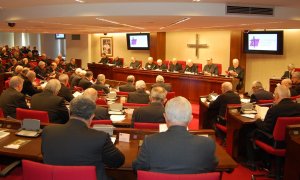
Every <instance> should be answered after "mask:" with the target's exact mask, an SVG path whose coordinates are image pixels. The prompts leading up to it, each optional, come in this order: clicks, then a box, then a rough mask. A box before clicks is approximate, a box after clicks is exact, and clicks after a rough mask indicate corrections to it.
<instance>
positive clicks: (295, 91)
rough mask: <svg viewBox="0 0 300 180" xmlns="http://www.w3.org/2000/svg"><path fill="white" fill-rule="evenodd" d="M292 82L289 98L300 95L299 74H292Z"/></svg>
mask: <svg viewBox="0 0 300 180" xmlns="http://www.w3.org/2000/svg"><path fill="white" fill-rule="evenodd" d="M292 82H293V86H292V88H291V96H298V95H300V72H293V74H292Z"/></svg>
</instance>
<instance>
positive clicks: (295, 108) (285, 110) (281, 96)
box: [247, 85, 300, 162]
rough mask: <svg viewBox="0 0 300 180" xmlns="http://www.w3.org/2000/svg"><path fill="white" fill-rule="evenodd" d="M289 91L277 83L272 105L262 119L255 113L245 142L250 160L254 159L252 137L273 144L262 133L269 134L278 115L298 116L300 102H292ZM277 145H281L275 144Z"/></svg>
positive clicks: (299, 113)
mask: <svg viewBox="0 0 300 180" xmlns="http://www.w3.org/2000/svg"><path fill="white" fill-rule="evenodd" d="M290 97H291V95H290V91H289V89H288V88H287V87H285V86H282V85H279V86H278V87H276V88H275V92H274V104H275V105H274V106H272V107H271V108H270V109H269V110H268V111H267V114H266V117H265V119H264V120H263V121H262V120H261V117H260V116H259V115H256V117H255V119H256V121H255V129H254V130H252V131H250V133H249V134H248V138H249V141H248V143H247V145H248V147H247V155H248V160H249V161H250V162H253V161H254V158H255V157H254V149H253V146H252V144H253V143H252V140H253V139H259V140H262V141H264V142H266V143H267V144H270V145H273V139H272V138H268V137H267V136H266V135H265V134H264V133H262V132H265V133H268V134H271V135H272V133H273V131H274V127H275V124H276V122H277V118H278V117H296V116H297V117H299V116H300V104H298V103H295V102H293V101H292V100H291V99H290ZM277 145H278V146H282V145H279V144H277Z"/></svg>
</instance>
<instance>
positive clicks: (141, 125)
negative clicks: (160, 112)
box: [134, 122, 159, 130]
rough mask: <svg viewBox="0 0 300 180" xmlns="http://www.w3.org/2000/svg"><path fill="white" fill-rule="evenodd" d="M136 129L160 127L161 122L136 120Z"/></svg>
mask: <svg viewBox="0 0 300 180" xmlns="http://www.w3.org/2000/svg"><path fill="white" fill-rule="evenodd" d="M134 128H135V129H157V130H158V129H159V123H140V122H135V123H134Z"/></svg>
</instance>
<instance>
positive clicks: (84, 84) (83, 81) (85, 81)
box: [78, 78, 93, 90]
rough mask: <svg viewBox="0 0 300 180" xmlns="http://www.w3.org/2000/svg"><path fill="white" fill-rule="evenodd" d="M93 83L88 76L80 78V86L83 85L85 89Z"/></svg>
mask: <svg viewBox="0 0 300 180" xmlns="http://www.w3.org/2000/svg"><path fill="white" fill-rule="evenodd" d="M92 85H93V83H91V82H90V81H89V80H88V79H87V78H82V79H80V81H79V83H78V86H79V87H82V88H83V90H86V89H87V88H89V87H91V86H92Z"/></svg>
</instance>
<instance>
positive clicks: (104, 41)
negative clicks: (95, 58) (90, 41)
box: [100, 37, 113, 56]
mask: <svg viewBox="0 0 300 180" xmlns="http://www.w3.org/2000/svg"><path fill="white" fill-rule="evenodd" d="M100 48H101V49H100V52H101V54H102V53H105V54H106V55H107V56H113V38H112V37H100Z"/></svg>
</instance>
